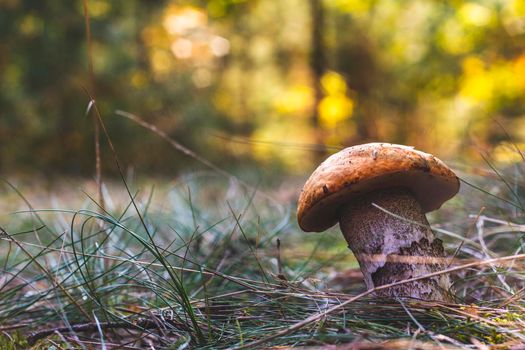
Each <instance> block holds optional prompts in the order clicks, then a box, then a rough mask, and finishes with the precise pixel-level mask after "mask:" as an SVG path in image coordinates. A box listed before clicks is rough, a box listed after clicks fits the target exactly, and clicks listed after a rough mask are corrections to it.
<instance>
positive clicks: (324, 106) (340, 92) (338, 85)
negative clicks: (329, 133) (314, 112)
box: [318, 71, 354, 129]
mask: <svg viewBox="0 0 525 350" xmlns="http://www.w3.org/2000/svg"><path fill="white" fill-rule="evenodd" d="M321 87H322V88H323V91H324V93H325V95H326V96H325V97H324V98H323V99H322V100H321V102H320V103H319V106H318V113H319V123H320V124H321V126H322V127H323V128H325V129H331V128H334V127H336V126H337V125H338V124H339V123H341V122H342V121H344V120H345V119H347V118H349V117H350V116H351V115H352V112H353V110H354V101H352V99H350V98H349V97H348V96H346V92H347V90H348V86H347V85H346V81H345V79H344V78H343V77H342V76H341V75H340V74H338V73H336V72H333V71H329V72H327V73H326V74H324V75H323V77H322V78H321Z"/></svg>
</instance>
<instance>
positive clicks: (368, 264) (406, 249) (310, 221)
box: [297, 143, 459, 301]
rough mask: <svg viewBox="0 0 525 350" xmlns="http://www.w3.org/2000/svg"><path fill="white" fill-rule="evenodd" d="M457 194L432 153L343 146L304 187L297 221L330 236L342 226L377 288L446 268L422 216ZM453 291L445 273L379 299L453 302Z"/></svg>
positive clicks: (398, 287)
mask: <svg viewBox="0 0 525 350" xmlns="http://www.w3.org/2000/svg"><path fill="white" fill-rule="evenodd" d="M458 190H459V180H458V177H457V176H456V175H455V174H454V172H453V171H452V170H451V169H450V168H448V167H447V166H446V165H445V164H444V163H443V162H442V161H441V160H439V159H437V158H436V157H434V156H432V155H431V154H428V153H424V152H421V151H418V150H415V149H414V148H413V147H408V146H403V145H395V144H389V143H368V144H364V145H358V146H353V147H349V148H346V149H344V150H342V151H340V152H338V153H336V154H333V155H332V156H330V157H328V158H327V159H326V160H325V161H324V162H323V163H322V164H321V165H319V167H318V168H317V169H316V170H315V171H314V172H313V174H312V175H311V176H310V178H309V179H308V180H307V181H306V183H305V185H304V187H303V190H302V192H301V195H300V197H299V203H298V209H297V219H298V222H299V226H300V227H301V228H302V229H303V230H304V231H307V232H321V231H325V230H327V229H328V228H330V227H331V226H333V225H334V224H336V223H337V222H339V227H340V229H341V231H342V233H343V235H344V237H345V239H346V241H347V242H348V247H349V248H350V249H351V250H352V251H353V252H354V254H355V256H356V258H357V260H358V262H359V265H360V267H361V271H362V272H363V275H364V280H365V283H366V287H367V289H372V288H374V287H378V286H381V285H385V284H390V283H393V282H397V281H402V280H405V279H409V278H413V277H419V276H423V275H427V274H429V273H432V272H436V271H440V270H443V269H444V268H445V267H446V260H445V253H444V249H443V244H442V242H441V240H439V239H437V238H435V237H434V235H433V233H432V230H431V229H430V226H429V223H428V221H427V219H426V217H425V213H427V212H430V211H433V210H436V209H438V208H439V207H441V205H442V204H443V203H444V202H446V201H447V200H448V199H450V198H452V197H453V196H454V195H455V194H456V193H457V192H458ZM449 291H450V280H449V277H448V275H446V274H441V275H437V276H433V277H429V278H426V279H421V280H416V281H413V282H408V283H404V284H399V285H396V286H392V287H390V288H385V289H382V290H379V291H377V292H376V294H377V295H379V296H384V297H394V298H395V297H411V298H417V299H424V300H440V301H448V300H451V298H450V293H449Z"/></svg>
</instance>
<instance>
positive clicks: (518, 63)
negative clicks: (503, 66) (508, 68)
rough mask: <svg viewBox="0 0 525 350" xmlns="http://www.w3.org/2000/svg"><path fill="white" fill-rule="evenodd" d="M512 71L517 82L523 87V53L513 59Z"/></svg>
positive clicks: (524, 68) (524, 59)
mask: <svg viewBox="0 0 525 350" xmlns="http://www.w3.org/2000/svg"><path fill="white" fill-rule="evenodd" d="M514 72H515V77H516V79H517V80H518V84H519V85H520V87H521V88H522V89H525V54H523V55H521V56H519V57H518V58H517V59H516V60H515V61H514Z"/></svg>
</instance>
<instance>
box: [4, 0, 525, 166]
mask: <svg viewBox="0 0 525 350" xmlns="http://www.w3.org/2000/svg"><path fill="white" fill-rule="evenodd" d="M87 4H88V9H89V15H90V21H91V35H92V42H91V45H88V41H87V40H86V30H85V17H84V9H83V3H82V1H81V0H75V1H72V0H53V1H35V0H0V85H1V88H0V173H2V174H22V173H26V174H27V173H33V174H34V173H38V174H46V175H54V174H57V173H60V174H66V175H75V176H76V175H80V176H92V175H93V174H94V163H95V161H94V159H95V155H94V152H95V147H94V127H93V123H92V119H91V117H88V116H86V108H87V106H88V103H89V96H88V94H87V93H86V92H85V90H86V89H87V90H88V91H89V92H90V94H92V95H93V96H95V97H96V101H97V105H98V107H99V109H100V112H101V115H102V118H103V120H104V123H105V124H106V125H107V127H108V130H109V133H110V135H111V137H112V140H113V142H114V144H115V147H116V149H117V152H118V153H119V157H120V158H121V160H122V161H123V163H124V164H125V165H126V166H129V167H137V168H138V169H139V170H140V172H141V173H143V174H156V175H159V174H161V175H162V174H165V175H174V174H176V173H177V172H180V171H185V170H187V169H192V168H195V166H196V165H195V162H194V161H193V160H191V159H188V158H186V157H184V156H183V155H181V154H179V153H177V152H175V151H174V150H173V149H171V148H170V147H169V146H168V145H167V144H166V143H165V141H163V140H162V139H161V138H159V137H158V136H157V135H155V134H153V133H151V132H150V131H147V130H145V129H143V128H141V127H140V126H138V125H137V124H136V123H133V122H132V121H130V120H128V119H125V118H123V117H122V116H119V115H118V114H117V113H116V111H117V110H122V111H126V112H130V113H133V114H136V115H138V116H140V117H141V118H143V119H144V120H146V121H148V122H149V123H152V124H154V125H156V126H157V127H158V128H159V129H160V130H163V131H164V132H166V133H167V134H168V135H169V136H170V137H172V138H173V139H175V140H177V141H179V142H181V143H182V144H184V145H186V146H187V147H189V148H191V149H193V150H195V151H196V152H197V153H198V154H200V155H202V156H204V157H206V158H207V159H210V160H211V161H213V162H216V163H219V162H220V163H221V164H222V165H223V166H227V167H235V166H239V164H242V166H246V167H250V166H254V165H255V166H257V168H258V169H265V171H267V170H271V171H276V170H279V171H283V172H289V173H299V172H301V173H302V172H304V171H305V170H306V169H310V168H311V167H312V166H313V164H314V162H317V161H319V159H320V158H321V157H324V155H325V154H326V153H328V152H330V151H331V150H333V149H335V148H340V147H344V146H348V145H352V144H356V143H362V142H369V141H378V140H379V141H386V142H395V143H404V144H409V145H413V146H416V147H418V148H420V149H422V150H425V151H428V152H433V153H435V154H436V155H439V156H440V157H442V158H449V159H450V158H454V159H463V160H465V159H466V160H476V159H479V152H480V150H481V151H483V152H489V153H490V155H491V157H493V159H495V160H497V161H502V162H505V161H512V160H515V157H516V153H515V152H513V149H512V147H513V145H512V144H510V141H511V140H510V138H509V135H510V136H511V137H512V140H513V141H514V142H515V144H516V145H518V146H520V145H521V142H523V141H524V140H525V1H523V0H507V1H504V0H479V1H462V0H450V1H438V0H403V1H401V0H283V1H275V0H208V1H204V0H202V1H197V0H194V1H167V0H126V1H109V0H89V1H87ZM89 46H91V54H92V57H93V71H94V80H93V82H90V77H89V69H88V57H89V55H88V48H89ZM501 126H504V128H502V127H501ZM506 133H508V134H509V135H507V134H506ZM106 145H107V144H106V142H105V141H104V140H102V141H101V146H102V155H103V157H102V160H103V169H104V173H105V174H111V173H113V174H115V167H114V165H113V164H114V162H113V159H112V157H111V155H110V153H109V151H108V148H107V146H106Z"/></svg>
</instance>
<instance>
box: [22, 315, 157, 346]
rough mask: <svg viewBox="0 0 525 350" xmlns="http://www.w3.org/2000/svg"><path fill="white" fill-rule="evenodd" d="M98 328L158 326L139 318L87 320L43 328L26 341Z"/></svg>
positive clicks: (32, 343) (30, 343)
mask: <svg viewBox="0 0 525 350" xmlns="http://www.w3.org/2000/svg"><path fill="white" fill-rule="evenodd" d="M99 328H100V329H104V330H106V329H116V328H127V329H153V328H159V325H158V324H157V323H156V322H154V321H152V320H150V319H145V318H141V319H138V320H136V321H135V322H98V323H97V322H88V323H79V324H74V325H71V326H70V327H55V328H49V329H44V330H41V331H39V332H35V333H32V334H31V335H30V336H29V337H27V343H28V344H29V345H34V344H35V343H36V342H37V341H38V340H40V339H42V338H45V337H48V336H50V335H51V334H53V333H56V332H58V333H70V332H96V331H98V330H99Z"/></svg>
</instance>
